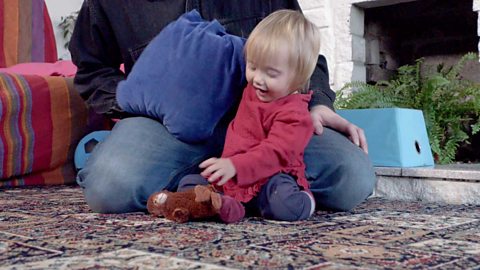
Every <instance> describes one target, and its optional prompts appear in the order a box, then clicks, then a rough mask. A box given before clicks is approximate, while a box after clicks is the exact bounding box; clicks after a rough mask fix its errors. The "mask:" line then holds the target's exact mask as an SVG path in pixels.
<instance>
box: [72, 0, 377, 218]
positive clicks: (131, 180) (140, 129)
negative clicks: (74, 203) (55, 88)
mask: <svg viewBox="0 0 480 270" xmlns="http://www.w3.org/2000/svg"><path fill="white" fill-rule="evenodd" d="M192 9H197V10H198V11H199V12H200V14H201V15H202V17H203V18H204V19H206V20H212V19H217V20H218V21H219V22H220V23H222V24H223V25H224V26H225V28H226V30H227V32H228V33H230V34H234V35H238V36H242V37H247V36H248V34H249V33H250V32H251V31H252V29H253V28H254V27H255V26H256V24H257V23H258V22H260V21H261V20H262V19H263V18H264V17H266V16H267V15H268V14H270V13H272V12H274V11H275V10H278V9H294V10H300V7H299V5H298V3H297V1H296V0H271V1H257V0H224V1H215V0H195V1H192V0H169V1H165V0H123V1H109V0H86V1H84V3H83V5H82V8H81V10H80V13H79V15H78V18H77V23H76V26H75V30H74V33H73V35H72V38H71V40H70V46H69V49H70V52H71V54H72V60H73V62H74V63H75V64H76V65H77V67H78V71H77V74H76V76H75V81H74V83H75V87H76V89H77V90H78V91H79V92H80V94H81V96H82V97H83V98H84V99H85V100H86V102H87V104H88V105H89V106H91V107H92V108H93V109H94V110H95V111H96V112H97V113H100V114H104V115H106V116H108V117H111V118H121V119H122V120H121V121H119V122H117V123H116V124H115V126H114V128H113V130H112V132H111V134H110V135H109V136H108V137H107V139H106V140H105V141H103V142H102V143H101V144H99V145H98V146H97V147H96V149H95V151H94V152H93V153H92V155H91V156H90V158H89V161H88V162H87V164H86V166H85V167H84V168H83V169H82V170H80V171H79V173H78V176H77V182H78V183H79V185H80V186H81V187H82V188H83V191H84V195H85V199H86V201H87V203H88V205H89V206H90V207H91V209H92V210H93V211H95V212H102V213H123V212H132V211H144V210H145V209H146V202H147V199H148V197H149V195H150V194H151V193H153V192H154V191H157V190H160V189H164V188H165V189H168V190H175V189H176V187H177V185H178V182H179V180H180V179H181V178H182V177H183V176H185V175H188V174H191V173H197V172H198V164H199V163H200V162H201V161H203V160H205V159H206V158H208V157H212V156H219V155H220V154H221V151H222V146H223V142H224V137H225V130H226V127H227V124H228V122H229V120H231V118H230V119H228V117H225V119H224V121H222V122H221V123H220V124H218V125H217V128H216V131H215V133H214V135H213V136H212V137H211V138H210V139H209V140H207V141H206V142H203V143H197V144H187V143H184V142H182V141H179V140H177V139H176V138H175V137H173V136H172V135H171V134H170V133H168V131H167V130H166V129H165V127H164V126H163V125H162V124H161V123H160V122H158V121H155V120H153V119H149V118H146V117H133V116H132V115H128V114H126V113H125V112H123V111H122V109H121V108H120V107H119V106H118V104H117V103H116V99H115V94H116V87H117V84H118V83H119V82H120V81H122V80H124V79H125V77H126V75H128V73H129V72H130V71H131V69H132V66H133V64H134V63H135V61H136V60H137V59H138V57H139V55H140V54H141V52H142V50H143V49H144V48H145V46H146V45H147V44H148V43H149V41H150V40H151V39H152V38H153V37H155V36H156V35H157V34H158V33H159V32H160V31H161V30H162V29H163V27H165V26H166V25H167V24H168V23H170V22H171V21H173V20H175V19H176V18H178V17H179V16H180V15H181V14H183V13H185V12H186V11H189V10H192ZM122 63H123V64H124V67H125V68H124V70H125V71H124V72H122V71H121V70H120V65H121V64H122ZM311 89H313V90H314V94H313V96H312V100H311V101H310V104H309V106H310V114H311V117H312V120H313V125H314V129H315V133H316V135H314V136H313V137H312V139H311V140H310V142H309V144H308V146H307V148H306V150H305V155H304V161H305V164H306V172H305V174H306V177H307V180H308V181H309V182H310V188H311V191H312V193H313V194H314V197H315V200H316V203H317V207H320V208H328V209H332V210H344V211H345V210H350V209H351V208H353V207H355V206H356V205H358V204H359V203H360V202H362V201H363V200H365V199H366V198H367V197H368V196H369V195H370V194H371V192H372V190H373V186H374V183H375V174H374V171H373V167H372V165H371V163H370V161H369V159H368V157H367V155H366V153H367V151H368V147H367V142H366V139H365V136H364V134H363V131H362V130H361V129H360V128H358V127H357V126H355V125H353V124H352V123H349V122H348V121H347V120H345V119H343V118H341V117H340V116H339V115H338V114H336V113H335V112H334V110H333V101H334V99H335V93H334V92H333V91H332V90H331V89H330V87H329V84H328V70H327V65H326V60H325V58H324V57H323V56H322V55H320V56H319V57H318V62H317V66H316V68H315V71H314V74H313V76H312V78H311Z"/></svg>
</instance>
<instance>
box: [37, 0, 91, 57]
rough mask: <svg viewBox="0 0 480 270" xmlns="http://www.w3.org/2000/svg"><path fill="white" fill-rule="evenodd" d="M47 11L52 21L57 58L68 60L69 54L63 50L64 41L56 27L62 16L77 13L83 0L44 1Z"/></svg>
mask: <svg viewBox="0 0 480 270" xmlns="http://www.w3.org/2000/svg"><path fill="white" fill-rule="evenodd" d="M45 3H46V4H47V9H48V12H49V14H50V18H51V19H52V24H53V28H54V32H55V39H56V41H57V50H58V57H59V58H61V59H70V53H69V52H68V50H67V49H65V47H64V44H65V40H64V39H63V33H62V31H61V29H60V28H59V27H58V24H59V23H60V22H61V17H62V16H68V15H69V14H70V13H72V12H74V11H77V10H79V9H80V7H81V6H82V3H83V0H66V1H65V0H45Z"/></svg>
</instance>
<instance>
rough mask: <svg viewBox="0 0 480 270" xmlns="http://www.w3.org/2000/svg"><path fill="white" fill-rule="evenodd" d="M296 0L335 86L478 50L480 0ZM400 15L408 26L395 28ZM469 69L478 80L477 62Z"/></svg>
mask: <svg viewBox="0 0 480 270" xmlns="http://www.w3.org/2000/svg"><path fill="white" fill-rule="evenodd" d="M299 2H300V5H301V7H302V10H303V11H304V13H305V15H306V16H307V17H308V18H309V19H311V20H312V21H313V22H314V23H315V24H316V25H317V26H318V27H319V29H320V33H321V42H322V45H321V51H320V52H321V53H322V54H323V55H325V56H326V58H327V61H328V65H329V70H330V84H331V87H332V89H334V90H338V89H340V88H342V86H343V85H344V84H345V83H347V82H350V81H377V80H380V79H385V78H386V76H388V75H389V74H390V73H391V71H393V70H395V69H396V68H397V67H398V66H400V65H403V64H407V61H409V60H414V59H416V58H420V57H428V61H430V62H431V63H435V62H440V61H442V62H446V63H448V62H454V61H455V60H458V58H459V57H460V56H461V55H463V54H464V53H466V52H469V51H476V52H478V51H480V43H479V36H480V19H479V18H480V16H479V13H480V0H363V1H360V0H299ZM447 19H448V22H446V20H447ZM402 20H403V23H405V24H406V25H407V27H405V29H401V31H399V28H398V25H399V24H401V23H402ZM415 20H417V21H415ZM435 20H437V21H435ZM427 22H430V23H427ZM395 23H396V24H395ZM428 27H431V28H432V29H431V30H430V29H428ZM452 28H454V30H452ZM455 29H458V31H456V30H455ZM409 31H411V32H409ZM399 33H400V34H399ZM430 33H431V34H430ZM399 53H401V54H399ZM468 70H470V74H467V75H466V77H469V79H474V80H475V79H477V81H478V78H477V77H480V76H478V74H479V73H480V64H477V65H476V66H474V67H472V68H469V69H468Z"/></svg>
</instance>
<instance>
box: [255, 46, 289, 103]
mask: <svg viewBox="0 0 480 270" xmlns="http://www.w3.org/2000/svg"><path fill="white" fill-rule="evenodd" d="M247 55H248V53H247ZM246 77H247V81H248V82H249V83H250V84H252V85H253V87H254V88H255V93H256V94H257V97H258V99H259V100H261V101H263V102H271V101H273V100H276V99H279V98H281V97H284V96H288V95H290V94H291V93H292V92H294V91H295V90H292V89H291V83H292V80H293V77H294V70H293V69H292V68H291V67H290V66H289V62H288V53H287V48H286V46H281V47H280V48H279V52H278V54H276V57H274V58H273V59H268V61H266V62H265V63H257V62H255V59H247V71H246Z"/></svg>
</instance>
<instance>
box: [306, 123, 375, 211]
mask: <svg viewBox="0 0 480 270" xmlns="http://www.w3.org/2000/svg"><path fill="white" fill-rule="evenodd" d="M304 159H305V164H306V167H307V168H306V175H307V178H308V180H309V182H310V185H311V186H310V187H311V191H312V192H313V194H314V197H315V200H316V202H317V207H319V208H327V209H332V210H340V211H348V210H350V209H352V208H354V207H355V206H356V205H358V204H359V203H361V202H362V201H364V200H365V199H366V198H367V197H368V196H370V195H371V194H372V192H373V188H374V186H375V181H376V178H375V171H374V169H373V166H372V164H371V162H370V159H369V158H368V156H367V155H366V154H365V153H364V152H363V151H362V150H361V149H360V148H359V147H358V146H356V145H354V144H353V143H352V142H351V141H350V140H348V139H347V138H346V137H345V136H344V135H342V134H341V133H339V132H337V131H334V130H332V129H328V128H325V129H324V132H323V134H322V135H314V136H313V137H312V139H311V140H310V142H309V144H308V146H307V148H306V149H305V158H304Z"/></svg>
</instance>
